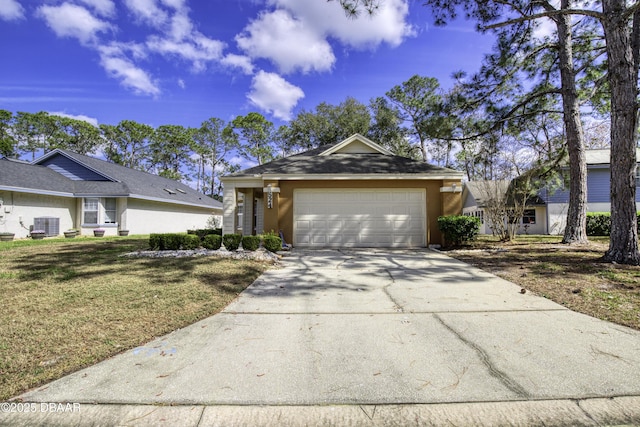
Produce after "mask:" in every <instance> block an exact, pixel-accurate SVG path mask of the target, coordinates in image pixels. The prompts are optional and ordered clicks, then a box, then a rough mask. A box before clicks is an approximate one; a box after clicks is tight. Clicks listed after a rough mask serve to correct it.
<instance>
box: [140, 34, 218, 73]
mask: <svg viewBox="0 0 640 427" xmlns="http://www.w3.org/2000/svg"><path fill="white" fill-rule="evenodd" d="M147 47H148V48H149V49H150V50H151V51H153V52H157V53H160V54H162V55H174V56H177V57H180V58H182V59H185V60H187V61H190V62H191V63H192V66H193V70H194V71H195V72H202V71H204V70H205V69H206V64H207V62H210V61H217V60H220V58H221V57H222V50H223V48H224V44H223V43H222V42H220V41H218V40H212V39H209V38H207V37H205V36H203V35H202V34H200V33H195V34H194V35H192V37H191V39H189V40H185V41H176V40H173V39H170V38H163V37H159V36H151V37H149V39H148V40H147Z"/></svg>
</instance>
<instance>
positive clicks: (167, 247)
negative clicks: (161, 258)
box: [149, 233, 187, 251]
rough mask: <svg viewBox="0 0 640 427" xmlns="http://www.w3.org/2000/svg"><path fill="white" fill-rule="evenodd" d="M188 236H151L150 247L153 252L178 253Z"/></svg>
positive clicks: (168, 234) (173, 234)
mask: <svg viewBox="0 0 640 427" xmlns="http://www.w3.org/2000/svg"><path fill="white" fill-rule="evenodd" d="M186 236H187V235H186V234H178V233H164V234H151V235H149V246H150V247H151V249H152V250H159V251H177V250H178V249H180V247H181V246H182V242H183V240H184V238H185V237H186Z"/></svg>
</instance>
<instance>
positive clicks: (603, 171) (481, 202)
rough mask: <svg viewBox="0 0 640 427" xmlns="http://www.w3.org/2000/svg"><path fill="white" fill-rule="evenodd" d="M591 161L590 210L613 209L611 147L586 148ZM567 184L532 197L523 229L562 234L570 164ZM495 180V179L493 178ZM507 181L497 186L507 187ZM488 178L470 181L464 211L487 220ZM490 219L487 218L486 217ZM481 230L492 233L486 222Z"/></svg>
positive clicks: (639, 202) (639, 199) (639, 174)
mask: <svg viewBox="0 0 640 427" xmlns="http://www.w3.org/2000/svg"><path fill="white" fill-rule="evenodd" d="M585 157H586V160H587V212H610V211H611V195H610V191H611V188H610V187H611V166H610V164H609V162H610V150H586V151H585ZM636 158H638V159H640V149H637V150H636ZM560 172H561V174H562V175H563V176H564V180H563V181H564V183H565V184H564V185H563V187H561V188H550V189H549V188H545V189H542V190H541V191H540V192H539V195H538V196H537V197H535V198H533V199H531V200H530V202H529V205H530V206H528V207H527V210H526V211H525V215H524V217H523V219H522V222H521V224H522V225H521V232H525V225H526V232H527V233H529V234H562V233H564V228H565V226H566V223H567V209H568V207H569V185H568V182H569V178H568V177H569V167H568V166H564V167H563V168H562V169H561V171H560ZM490 182H493V181H490ZM505 183H507V181H500V184H496V182H493V184H490V185H493V186H494V188H495V186H499V187H500V188H504V189H505V190H506V185H508V184H505ZM635 184H636V187H638V186H639V185H640V168H639V169H638V170H637V171H636V182H635ZM486 188H487V184H486V181H485V182H482V181H478V182H467V183H465V191H464V192H463V210H462V212H463V214H465V215H475V216H478V217H480V218H481V219H483V218H482V217H483V216H486V214H485V213H484V208H485V206H486V203H487V200H486V193H487V192H486V191H485V189H486ZM636 209H638V210H640V192H636ZM485 219H486V218H485ZM481 232H483V233H486V234H490V233H491V230H490V228H488V227H487V226H486V220H485V221H484V223H483V228H482V229H481Z"/></svg>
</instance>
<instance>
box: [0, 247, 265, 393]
mask: <svg viewBox="0 0 640 427" xmlns="http://www.w3.org/2000/svg"><path fill="white" fill-rule="evenodd" d="M147 248H148V236H131V237H112V238H111V237H109V238H97V239H96V238H76V239H45V240H16V241H13V242H0V292H1V295H2V298H1V299H0V401H2V400H6V399H8V398H10V397H12V396H15V395H17V394H19V393H21V392H24V391H26V390H28V389H30V388H32V387H35V386H38V385H40V384H43V383H46V382H48V381H51V380H53V379H56V378H59V377H61V376H63V375H65V374H68V373H70V372H73V371H76V370H78V369H80V368H82V367H85V366H89V365H91V364H94V363H96V362H98V361H100V360H103V359H105V358H108V357H110V356H113V355H114V354H116V353H119V352H122V351H124V350H127V349H130V348H134V347H136V346H138V345H141V344H143V343H145V342H148V341H150V340H152V339H153V338H154V337H157V336H161V335H163V334H166V333H168V332H170V331H173V330H175V329H178V328H181V327H184V326H186V325H189V324H191V323H194V322H195V321H198V320H200V319H203V318H205V317H207V316H210V315H212V314H214V313H217V312H219V311H220V310H221V309H223V308H224V307H225V306H226V305H227V304H229V302H231V301H232V300H233V299H234V298H235V297H236V296H237V295H238V294H239V293H240V292H242V291H243V290H244V289H245V288H246V287H247V286H248V285H249V284H250V283H252V282H253V280H255V279H256V278H257V277H258V276H259V275H260V274H261V273H262V272H263V271H264V270H265V269H267V268H269V266H268V265H267V264H264V263H260V262H255V261H238V260H229V259H217V258H212V257H196V258H169V259H167V258H163V259H152V258H120V257H118V255H119V254H121V253H125V252H131V251H134V250H140V249H147Z"/></svg>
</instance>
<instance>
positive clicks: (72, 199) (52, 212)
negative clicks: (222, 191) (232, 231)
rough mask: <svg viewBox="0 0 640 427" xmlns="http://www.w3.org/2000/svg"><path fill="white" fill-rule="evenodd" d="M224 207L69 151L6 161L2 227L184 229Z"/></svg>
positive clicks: (25, 231)
mask: <svg viewBox="0 0 640 427" xmlns="http://www.w3.org/2000/svg"><path fill="white" fill-rule="evenodd" d="M221 214H222V204H221V203H220V202H218V201H216V200H214V199H212V198H210V197H208V196H205V195H204V194H201V193H199V192H197V191H195V190H194V189H192V188H191V187H189V186H187V185H185V184H182V183H180V182H177V181H174V180H171V179H167V178H163V177H160V176H157V175H153V174H150V173H146V172H142V171H138V170H134V169H130V168H126V167H124V166H120V165H116V164H114V163H110V162H106V161H104V160H100V159H96V158H93V157H89V156H84V155H80V154H77V153H73V152H71V151H67V150H60V149H56V150H53V151H51V152H49V153H47V154H46V155H44V156H42V157H41V158H39V159H37V160H35V161H34V162H31V163H27V162H21V161H16V160H9V159H2V160H0V232H11V233H15V237H16V238H20V237H27V236H29V230H30V229H44V230H45V231H46V233H47V236H57V235H60V234H62V233H63V232H64V231H65V230H68V229H78V230H81V233H82V234H91V233H92V230H94V229H98V228H99V229H104V230H105V235H117V233H118V230H128V231H129V232H130V233H131V234H148V233H169V232H185V231H187V230H188V229H196V228H205V227H206V226H207V222H208V221H209V220H210V219H211V217H212V216H218V217H219V218H220V220H221Z"/></svg>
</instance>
